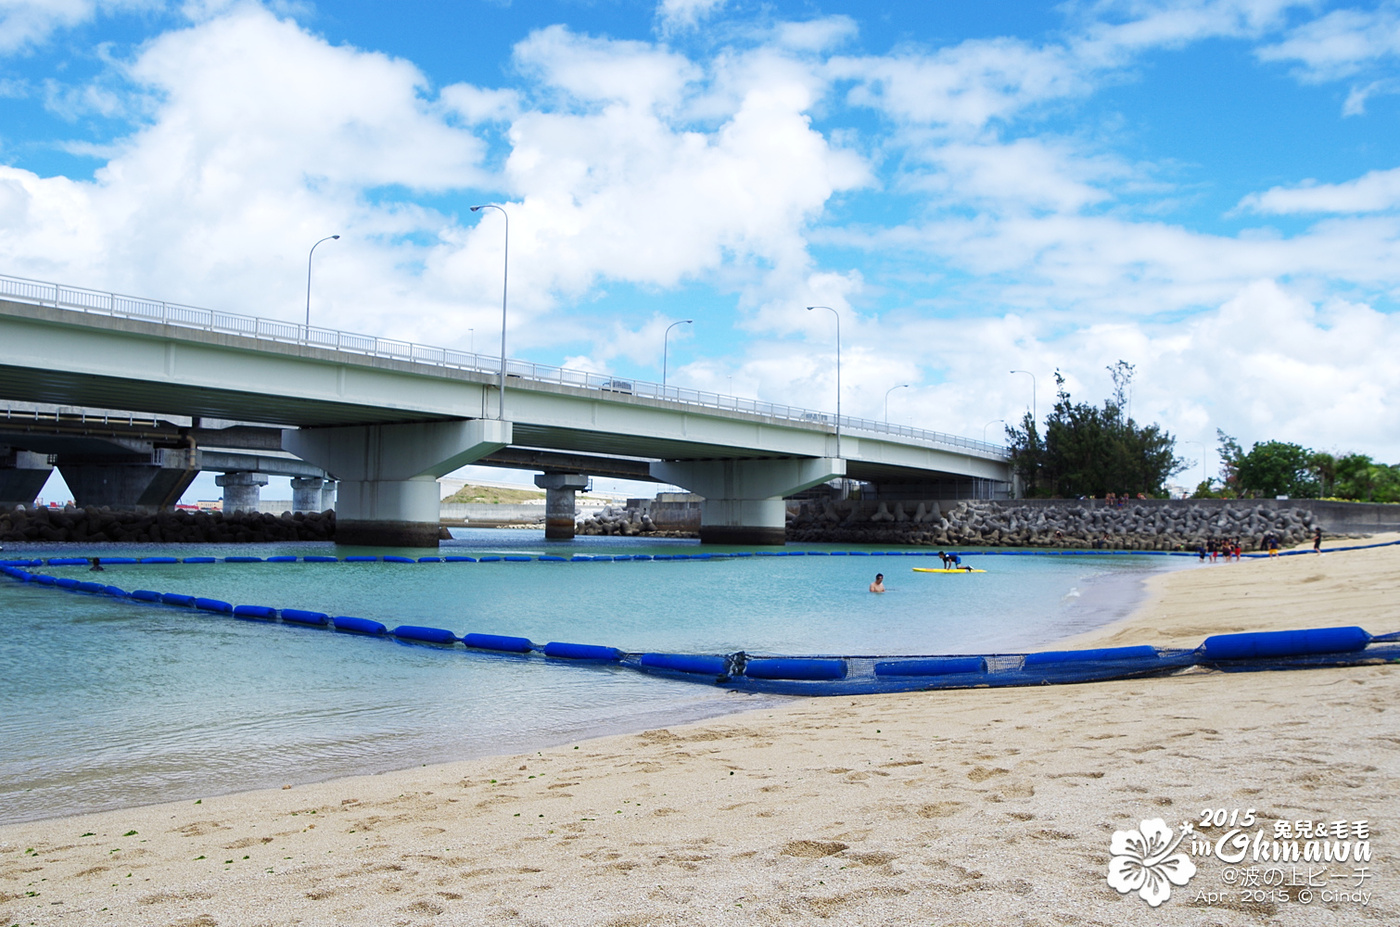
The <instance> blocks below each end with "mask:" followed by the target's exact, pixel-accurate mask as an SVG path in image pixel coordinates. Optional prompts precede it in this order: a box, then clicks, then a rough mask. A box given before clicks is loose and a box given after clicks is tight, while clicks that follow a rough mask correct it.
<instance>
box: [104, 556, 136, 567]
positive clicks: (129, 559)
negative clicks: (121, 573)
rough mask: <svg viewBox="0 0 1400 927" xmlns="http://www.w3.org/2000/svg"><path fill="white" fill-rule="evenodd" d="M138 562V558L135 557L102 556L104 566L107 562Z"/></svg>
mask: <svg viewBox="0 0 1400 927" xmlns="http://www.w3.org/2000/svg"><path fill="white" fill-rule="evenodd" d="M137 562H138V561H137V559H136V558H135V557H103V558H102V563H103V565H104V566H105V565H107V564H126V563H137Z"/></svg>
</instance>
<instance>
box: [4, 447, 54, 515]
mask: <svg viewBox="0 0 1400 927" xmlns="http://www.w3.org/2000/svg"><path fill="white" fill-rule="evenodd" d="M52 472H53V467H52V465H50V464H49V458H48V455H46V454H35V453H33V452H32V451H22V450H20V449H18V448H0V510H9V509H12V508H14V507H15V506H17V505H22V506H24V507H25V508H29V507H30V506H32V505H33V504H34V499H35V498H36V497H37V496H38V495H39V493H40V492H42V491H43V489H44V484H45V483H47V482H48V481H49V474H50V473H52Z"/></svg>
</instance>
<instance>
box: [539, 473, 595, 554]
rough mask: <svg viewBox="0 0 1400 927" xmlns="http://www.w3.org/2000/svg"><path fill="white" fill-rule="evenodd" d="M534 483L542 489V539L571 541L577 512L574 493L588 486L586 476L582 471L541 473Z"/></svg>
mask: <svg viewBox="0 0 1400 927" xmlns="http://www.w3.org/2000/svg"><path fill="white" fill-rule="evenodd" d="M535 485H536V486H538V487H539V488H540V489H543V490H544V539H545V540H546V541H571V540H573V538H574V518H575V516H576V515H577V513H578V509H577V507H576V505H575V502H576V501H577V500H576V499H575V495H576V494H577V493H578V491H579V490H580V489H587V488H588V477H587V475H585V474H582V473H541V474H540V475H539V476H537V477H535Z"/></svg>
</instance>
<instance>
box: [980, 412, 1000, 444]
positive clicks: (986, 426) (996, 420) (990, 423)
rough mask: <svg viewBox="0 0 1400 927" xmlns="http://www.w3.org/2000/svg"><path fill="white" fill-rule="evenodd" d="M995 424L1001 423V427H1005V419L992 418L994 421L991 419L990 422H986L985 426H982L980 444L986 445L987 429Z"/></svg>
mask: <svg viewBox="0 0 1400 927" xmlns="http://www.w3.org/2000/svg"><path fill="white" fill-rule="evenodd" d="M997 422H1001V423H1002V424H1003V425H1005V424H1006V419H1004V418H994V419H992V420H991V421H990V422H988V423H987V424H985V425H983V426H982V443H983V444H986V443H987V429H988V428H989V427H991V426H992V425H995V424H996V423H997Z"/></svg>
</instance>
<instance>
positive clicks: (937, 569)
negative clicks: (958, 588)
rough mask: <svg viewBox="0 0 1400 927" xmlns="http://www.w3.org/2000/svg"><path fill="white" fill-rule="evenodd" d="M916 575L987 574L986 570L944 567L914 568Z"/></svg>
mask: <svg viewBox="0 0 1400 927" xmlns="http://www.w3.org/2000/svg"><path fill="white" fill-rule="evenodd" d="M914 572H915V573H985V572H987V571H986V570H964V569H952V570H949V569H945V568H943V567H914Z"/></svg>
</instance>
